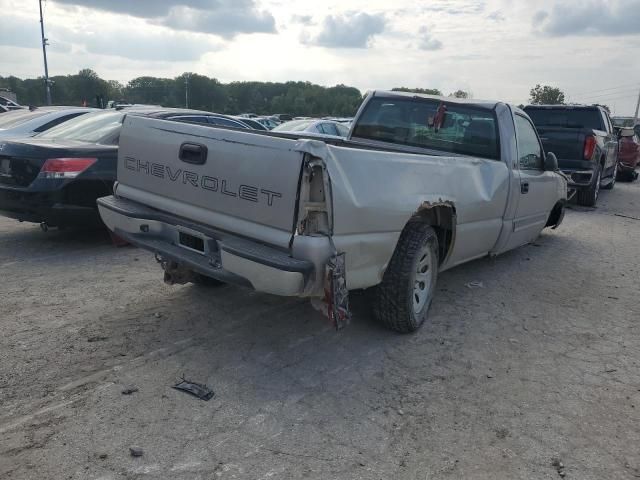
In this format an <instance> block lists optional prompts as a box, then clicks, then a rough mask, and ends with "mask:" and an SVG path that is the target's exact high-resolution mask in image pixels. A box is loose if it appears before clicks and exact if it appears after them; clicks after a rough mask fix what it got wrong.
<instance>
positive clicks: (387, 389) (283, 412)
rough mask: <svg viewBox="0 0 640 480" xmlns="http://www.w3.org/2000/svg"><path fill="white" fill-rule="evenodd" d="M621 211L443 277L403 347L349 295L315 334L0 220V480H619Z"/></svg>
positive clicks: (105, 242) (272, 301)
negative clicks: (184, 382)
mask: <svg viewBox="0 0 640 480" xmlns="http://www.w3.org/2000/svg"><path fill="white" fill-rule="evenodd" d="M617 215H627V216H630V217H636V219H635V220H634V219H632V218H625V217H621V216H617ZM638 218H640V183H635V184H624V183H622V184H618V185H617V186H616V188H615V190H614V191H613V192H604V193H603V195H602V198H601V203H600V206H599V208H598V209H596V210H588V209H581V208H579V207H574V208H573V209H572V210H570V211H569V212H568V213H567V217H566V219H565V223H564V225H563V226H562V227H561V228H560V229H559V230H557V231H545V232H544V233H543V234H542V236H541V237H540V238H539V240H538V241H537V242H536V244H535V245H531V246H528V247H524V248H521V249H519V250H516V251H514V252H510V253H508V254H506V255H504V256H501V257H499V258H497V259H495V260H490V259H485V260H479V261H476V262H473V263H470V264H468V265H464V266H461V267H459V268H456V269H454V270H452V271H449V272H446V273H444V274H443V275H442V276H441V277H440V280H439V284H438V290H439V291H438V294H437V298H436V300H435V302H434V305H433V308H432V315H431V322H430V323H429V324H428V325H425V327H424V328H422V330H421V331H420V332H418V333H417V334H415V335H411V336H403V335H397V334H394V333H391V332H388V331H386V330H384V329H383V328H381V327H380V326H379V325H377V324H376V323H375V322H374V321H372V320H371V319H370V316H369V314H368V306H367V301H366V297H365V296H364V295H363V294H354V296H353V297H352V302H353V304H354V319H353V322H352V324H351V325H350V326H349V327H348V328H347V329H346V330H343V331H341V332H335V331H333V330H332V329H331V328H330V327H329V326H328V324H327V322H326V321H325V320H324V318H323V317H321V316H320V315H319V314H317V313H316V312H315V311H314V310H313V309H312V308H311V306H310V305H309V304H308V303H307V302H306V301H301V300H298V299H283V298H278V297H272V296H268V295H263V294H257V293H254V292H250V291H247V290H244V289H242V288H238V287H233V286H225V287H222V288H213V289H212V288H203V287H196V286H183V287H168V286H165V285H164V284H163V283H162V281H161V274H160V269H159V267H158V266H157V265H156V263H155V261H154V260H153V258H152V256H151V255H149V254H148V253H147V252H144V251H140V250H137V249H134V248H132V247H125V248H115V247H113V246H112V245H111V244H110V242H109V239H108V238H107V237H106V235H105V234H104V232H74V231H50V232H48V233H43V232H41V231H40V230H39V228H38V227H37V226H34V225H28V224H18V223H16V222H13V221H10V220H7V219H0V272H1V273H2V283H1V284H0V307H1V308H0V327H1V328H2V333H3V334H2V337H1V338H0V478H2V479H12V480H13V479H32V478H33V479H45V478H46V479H49V478H51V479H103V480H107V479H120V478H136V479H138V478H139V479H155V478H159V479H165V478H167V479H217V478H222V479H225V478H229V479H231V478H237V479H267V478H276V479H300V478H310V479H334V478H335V479H416V480H417V479H420V480H432V479H440V478H443V479H450V478H451V479H457V478H459V479H474V480H475V479H491V480H494V479H498V478H499V479H502V478H518V479H536V480H537V479H554V478H560V473H559V471H558V470H560V471H561V472H562V473H564V475H566V478H575V479H581V480H588V479H594V480H595V479H597V480H601V479H605V478H606V479H618V478H619V479H627V478H629V479H631V478H636V477H640V427H639V425H640V424H639V423H638V422H639V420H640V390H639V389H640V370H639V368H638V367H639V365H638V364H639V362H640V330H639V328H638V321H639V319H640V307H639V306H638V301H637V298H638V289H639V288H640V275H639V267H640V261H639V259H638V252H639V249H640V220H638ZM474 281H477V282H482V286H481V287H478V288H468V287H467V286H466V284H468V283H469V282H474ZM182 376H185V377H186V378H188V379H193V380H195V381H199V382H204V383H206V384H208V385H209V386H211V387H212V388H213V389H214V390H215V397H214V398H213V399H212V400H210V401H208V402H205V401H201V400H199V399H197V398H194V397H191V396H189V395H187V394H185V393H182V392H179V391H176V390H174V389H172V388H171V386H172V385H174V384H175V383H176V382H177V381H179V379H180V378H181V377H182ZM129 386H135V387H137V388H138V391H136V392H134V393H132V394H130V395H124V394H122V390H123V389H125V388H126V387H129ZM130 447H139V448H141V449H142V450H143V455H142V456H141V457H137V458H134V457H133V456H131V454H130V450H129V449H130ZM554 458H556V462H555V463H556V466H554V465H553V463H554V462H553V459H554ZM558 462H561V463H562V464H563V465H564V469H562V468H558V467H557V464H558Z"/></svg>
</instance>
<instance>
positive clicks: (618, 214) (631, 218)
mask: <svg viewBox="0 0 640 480" xmlns="http://www.w3.org/2000/svg"><path fill="white" fill-rule="evenodd" d="M614 216H616V217H621V218H628V219H630V220H638V221H640V218H638V217H632V216H630V215H621V214H620V213H614Z"/></svg>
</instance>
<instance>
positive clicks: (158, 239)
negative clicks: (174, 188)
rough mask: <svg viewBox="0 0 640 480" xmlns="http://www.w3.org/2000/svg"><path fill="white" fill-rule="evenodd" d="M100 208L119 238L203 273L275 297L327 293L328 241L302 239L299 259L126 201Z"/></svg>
mask: <svg viewBox="0 0 640 480" xmlns="http://www.w3.org/2000/svg"><path fill="white" fill-rule="evenodd" d="M98 209H99V211H100V215H101V217H102V220H103V222H104V223H105V224H106V225H107V227H108V228H109V229H110V230H112V231H113V232H114V233H115V234H116V235H118V236H120V237H122V238H124V239H125V240H127V241H128V242H130V243H132V244H133V245H136V246H138V247H140V248H143V249H145V250H149V251H151V252H153V253H155V254H156V255H157V256H159V257H161V258H162V259H163V260H168V261H172V262H176V263H178V264H180V265H184V266H186V267H188V268H189V269H191V270H193V271H195V272H197V273H200V274H202V275H206V276H209V277H212V278H216V279H218V280H221V281H224V282H228V283H235V284H239V285H243V286H250V287H252V288H254V289H255V290H257V291H261V292H266V293H271V294H274V295H281V296H322V295H323V278H324V267H325V265H326V262H327V260H328V259H329V258H330V256H331V245H330V242H329V239H328V238H326V237H296V238H295V240H294V243H295V245H294V247H293V248H292V251H294V252H298V254H297V255H296V257H294V256H292V255H291V254H290V252H288V251H283V250H281V249H278V248H275V247H272V246H268V245H264V244H262V243H259V242H256V241H253V240H247V239H245V238H241V237H238V236H235V235H233V234H229V233H227V232H222V231H218V230H216V229H214V228H211V227H208V226H204V225H201V224H195V223H193V222H190V221H189V220H186V219H183V218H181V217H177V216H175V215H171V214H168V213H165V212H161V211H159V210H155V209H152V208H149V207H145V206H144V205H141V204H138V203H136V202H132V201H130V200H126V199H122V198H116V197H113V196H110V197H104V198H100V199H98Z"/></svg>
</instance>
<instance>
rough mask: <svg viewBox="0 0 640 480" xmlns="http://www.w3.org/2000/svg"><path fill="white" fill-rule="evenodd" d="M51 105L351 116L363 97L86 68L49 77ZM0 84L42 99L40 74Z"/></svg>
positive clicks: (338, 89)
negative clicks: (121, 75) (109, 74)
mask: <svg viewBox="0 0 640 480" xmlns="http://www.w3.org/2000/svg"><path fill="white" fill-rule="evenodd" d="M50 79H51V80H52V84H51V95H52V99H53V103H54V104H55V105H82V104H84V103H85V102H86V104H87V105H89V106H94V107H95V106H100V105H99V103H104V104H105V105H106V103H107V102H108V101H109V100H114V101H125V102H129V103H143V104H151V105H162V106H164V107H185V104H186V102H187V101H188V105H189V108H193V109H198V110H207V111H213V112H219V113H229V114H236V113H256V114H270V113H290V114H293V115H298V116H302V115H304V116H325V115H332V116H350V115H353V114H355V112H356V110H357V109H358V106H359V105H360V103H361V102H362V93H361V92H360V90H358V89H357V88H354V87H349V86H346V85H336V86H334V87H323V86H320V85H315V84H312V83H310V82H284V83H272V82H231V83H227V84H224V83H221V82H220V81H218V80H217V79H215V78H209V77H207V76H204V75H198V74H195V73H183V74H182V75H180V76H178V77H176V78H158V77H151V76H143V77H138V78H134V79H133V80H131V81H129V82H128V83H127V84H126V85H125V84H122V83H120V82H118V81H115V80H104V79H102V78H100V77H99V76H98V74H97V73H96V72H94V71H93V70H91V69H84V70H80V72H78V73H77V74H75V75H64V76H62V75H61V76H55V77H51V78H50ZM0 87H6V88H9V89H10V90H12V91H13V92H15V93H16V94H17V96H18V101H19V102H20V103H21V104H23V105H35V106H40V105H44V103H45V93H44V79H43V78H34V79H24V80H22V79H20V78H17V77H14V76H9V77H0Z"/></svg>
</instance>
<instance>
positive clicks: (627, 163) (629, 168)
mask: <svg viewBox="0 0 640 480" xmlns="http://www.w3.org/2000/svg"><path fill="white" fill-rule="evenodd" d="M638 165H639V163H638V159H637V158H619V162H618V170H620V171H622V172H633V171H635V170H636V168H638Z"/></svg>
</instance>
